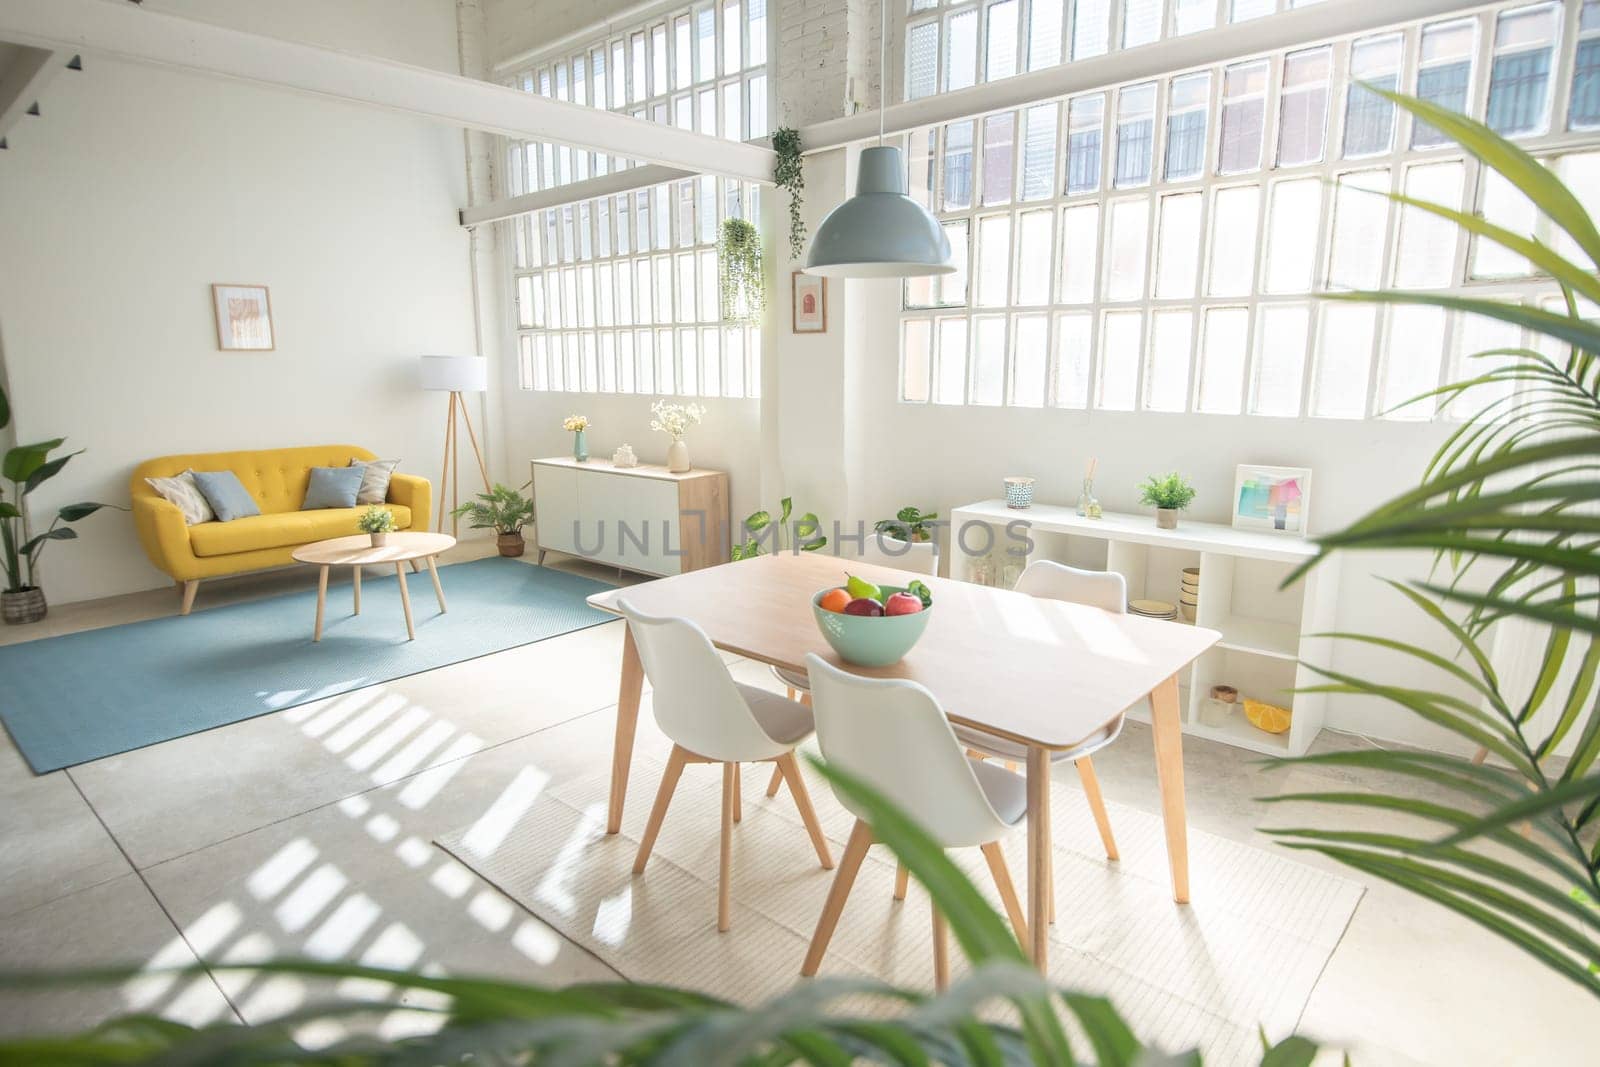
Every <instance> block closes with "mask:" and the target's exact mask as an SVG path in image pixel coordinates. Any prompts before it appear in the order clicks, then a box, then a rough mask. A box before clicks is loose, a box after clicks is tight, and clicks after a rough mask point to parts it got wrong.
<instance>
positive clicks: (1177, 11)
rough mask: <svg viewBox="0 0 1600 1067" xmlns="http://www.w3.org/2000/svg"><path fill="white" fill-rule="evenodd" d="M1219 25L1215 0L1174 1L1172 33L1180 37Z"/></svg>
mask: <svg viewBox="0 0 1600 1067" xmlns="http://www.w3.org/2000/svg"><path fill="white" fill-rule="evenodd" d="M1216 24H1217V5H1216V3H1215V0H1173V12H1172V32H1173V33H1174V34H1176V35H1178V36H1180V37H1181V36H1183V35H1184V34H1186V33H1196V32H1198V31H1200V30H1209V29H1210V28H1211V27H1213V26H1215V25H1216Z"/></svg>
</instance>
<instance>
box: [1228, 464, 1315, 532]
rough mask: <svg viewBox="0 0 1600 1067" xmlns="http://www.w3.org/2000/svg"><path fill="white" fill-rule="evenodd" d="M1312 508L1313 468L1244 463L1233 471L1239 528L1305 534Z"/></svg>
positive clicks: (1235, 523)
mask: <svg viewBox="0 0 1600 1067" xmlns="http://www.w3.org/2000/svg"><path fill="white" fill-rule="evenodd" d="M1310 510H1311V471H1310V470H1309V469H1308V468H1305V467H1256V466H1252V465H1250V464H1246V463H1241V464H1239V466H1238V467H1236V468H1234V474H1233V525H1234V527H1235V528H1236V529H1240V530H1265V531H1267V532H1269V533H1281V534H1291V535H1293V536H1295V537H1304V536H1305V532H1306V521H1307V519H1306V517H1307V515H1308V514H1309V513H1310Z"/></svg>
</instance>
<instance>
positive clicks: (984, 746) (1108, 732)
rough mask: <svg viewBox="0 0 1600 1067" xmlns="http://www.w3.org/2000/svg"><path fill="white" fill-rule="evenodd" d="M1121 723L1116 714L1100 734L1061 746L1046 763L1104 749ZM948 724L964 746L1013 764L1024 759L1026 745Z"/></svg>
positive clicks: (1074, 757)
mask: <svg viewBox="0 0 1600 1067" xmlns="http://www.w3.org/2000/svg"><path fill="white" fill-rule="evenodd" d="M1122 722H1123V719H1122V717H1121V716H1118V718H1117V721H1116V722H1114V723H1112V724H1111V725H1110V726H1108V727H1106V728H1105V729H1104V730H1102V731H1101V732H1100V733H1097V734H1095V735H1094V736H1093V737H1091V738H1089V739H1088V740H1086V741H1085V742H1084V743H1083V744H1081V745H1079V746H1078V747H1077V748H1070V749H1064V750H1062V751H1060V752H1052V753H1050V762H1052V763H1060V762H1062V761H1063V760H1077V759H1082V758H1083V757H1085V756H1087V755H1089V754H1090V753H1092V752H1094V751H1096V750H1097V749H1101V748H1104V747H1105V746H1106V745H1109V744H1110V743H1111V742H1113V741H1115V740H1116V739H1117V735H1118V734H1120V733H1121V732H1122ZM950 725H951V727H953V728H954V729H955V732H956V739H957V740H959V741H960V742H961V743H962V745H964V746H965V747H967V748H970V749H973V750H975V751H978V752H982V753H983V754H984V755H986V756H994V757H996V758H998V759H1005V760H1012V761H1013V762H1017V763H1020V762H1022V761H1023V760H1025V759H1027V758H1028V746H1027V745H1024V744H1020V743H1019V742H1016V741H1008V740H1006V739H1005V738H1003V737H996V736H995V735H994V734H991V733H985V732H984V731H982V730H974V729H973V728H972V727H970V726H962V725H960V724H959V723H951V724H950Z"/></svg>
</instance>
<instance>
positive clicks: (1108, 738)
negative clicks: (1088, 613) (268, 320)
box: [955, 559, 1128, 922]
mask: <svg viewBox="0 0 1600 1067" xmlns="http://www.w3.org/2000/svg"><path fill="white" fill-rule="evenodd" d="M1013 588H1014V589H1015V590H1016V591H1017V592H1019V593H1027V594H1028V595H1029V596H1036V597H1043V598H1045V599H1047V600H1067V601H1071V602H1073V603H1076V604H1088V605H1090V606H1091V607H1096V608H1102V609H1104V610H1105V611H1111V612H1116V613H1117V614H1119V615H1121V614H1125V613H1126V612H1127V605H1128V583H1127V581H1126V580H1125V579H1124V578H1123V577H1122V575H1120V574H1117V573H1116V572H1114V571H1087V570H1080V569H1079V568H1077V567H1068V566H1066V565H1065V564H1061V563H1055V562H1053V561H1051V560H1047V559H1041V560H1035V561H1033V562H1032V563H1030V564H1028V566H1027V568H1026V569H1025V570H1023V572H1022V575H1021V577H1019V578H1018V579H1017V584H1016V585H1015V586H1014V587H1013ZM1123 719H1124V716H1122V715H1119V716H1117V719H1116V721H1115V722H1113V723H1111V724H1110V725H1108V726H1106V727H1105V729H1104V730H1102V731H1101V732H1100V733H1098V734H1096V735H1095V736H1094V737H1092V738H1089V739H1088V740H1086V741H1085V742H1084V743H1083V744H1081V745H1079V746H1078V747H1076V748H1072V749H1068V750H1066V751H1063V752H1052V753H1051V754H1050V763H1051V766H1052V767H1054V765H1055V764H1057V763H1065V762H1068V761H1071V763H1072V765H1073V766H1074V767H1076V768H1077V770H1078V778H1079V780H1080V781H1081V782H1082V784H1083V793H1084V796H1086V797H1087V798H1088V800H1089V810H1090V811H1091V812H1092V813H1093V814H1094V822H1095V826H1097V827H1098V828H1099V830H1100V842H1101V844H1102V845H1104V846H1105V850H1106V859H1110V860H1114V859H1117V858H1118V854H1117V842H1116V838H1115V837H1113V836H1112V834H1111V820H1110V819H1109V818H1108V817H1107V816H1106V802H1105V798H1104V797H1103V796H1101V795H1100V780H1099V778H1098V777H1096V776H1095V772H1094V761H1093V760H1092V759H1090V756H1091V754H1092V753H1094V752H1096V751H1098V750H1099V749H1102V748H1104V747H1105V746H1106V745H1109V744H1110V743H1111V742H1113V741H1115V740H1116V739H1117V735H1118V734H1120V733H1121V732H1122V723H1123ZM955 730H956V736H957V737H959V738H960V739H961V743H962V744H964V745H966V746H967V749H968V752H969V754H971V755H974V756H980V757H992V758H996V759H1002V760H1005V761H1007V763H1008V764H1009V765H1013V766H1014V765H1015V764H1016V763H1017V762H1020V761H1022V760H1025V759H1027V756H1028V751H1027V747H1026V746H1024V745H1020V744H1017V743H1015V742H1012V741H1007V740H1005V739H1003V738H999V737H996V736H995V735H993V734H989V733H984V732H983V731H981V730H974V729H971V728H969V727H965V726H957V727H956V728H955ZM1055 911H1056V904H1055V882H1054V878H1053V875H1052V879H1051V893H1050V921H1051V922H1055V918H1056V915H1055Z"/></svg>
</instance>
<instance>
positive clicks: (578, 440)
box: [572, 430, 589, 463]
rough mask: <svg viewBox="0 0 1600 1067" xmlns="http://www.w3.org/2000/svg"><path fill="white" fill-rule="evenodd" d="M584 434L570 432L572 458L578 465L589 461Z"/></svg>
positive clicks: (581, 431)
mask: <svg viewBox="0 0 1600 1067" xmlns="http://www.w3.org/2000/svg"><path fill="white" fill-rule="evenodd" d="M584 432H585V431H583V430H573V431H572V458H573V459H575V460H577V461H578V462H579V463H586V462H588V460H589V442H588V441H587V440H585V439H584Z"/></svg>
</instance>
